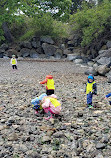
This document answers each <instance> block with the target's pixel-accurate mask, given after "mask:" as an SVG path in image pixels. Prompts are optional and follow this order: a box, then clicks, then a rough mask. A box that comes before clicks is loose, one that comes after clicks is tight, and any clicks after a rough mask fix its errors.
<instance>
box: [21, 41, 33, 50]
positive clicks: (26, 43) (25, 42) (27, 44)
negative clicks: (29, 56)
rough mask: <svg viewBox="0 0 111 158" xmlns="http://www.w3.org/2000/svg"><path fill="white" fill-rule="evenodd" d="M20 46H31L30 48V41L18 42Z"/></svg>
mask: <svg viewBox="0 0 111 158" xmlns="http://www.w3.org/2000/svg"><path fill="white" fill-rule="evenodd" d="M20 47H21V48H29V49H31V48H32V46H31V42H29V41H24V42H21V43H20Z"/></svg>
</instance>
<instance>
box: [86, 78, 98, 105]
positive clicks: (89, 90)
mask: <svg viewBox="0 0 111 158" xmlns="http://www.w3.org/2000/svg"><path fill="white" fill-rule="evenodd" d="M86 94H87V107H89V108H91V107H93V105H92V98H93V95H94V94H95V95H96V94H97V86H96V82H95V81H94V77H93V75H89V76H88V81H87V84H86Z"/></svg>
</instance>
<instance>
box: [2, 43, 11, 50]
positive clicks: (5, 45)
mask: <svg viewBox="0 0 111 158" xmlns="http://www.w3.org/2000/svg"><path fill="white" fill-rule="evenodd" d="M8 48H9V47H8V44H5V43H3V44H2V45H1V46H0V49H4V50H5V51H6V50H8Z"/></svg>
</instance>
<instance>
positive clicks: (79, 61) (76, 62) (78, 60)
mask: <svg viewBox="0 0 111 158" xmlns="http://www.w3.org/2000/svg"><path fill="white" fill-rule="evenodd" d="M74 63H75V64H82V63H83V59H75V61H74Z"/></svg>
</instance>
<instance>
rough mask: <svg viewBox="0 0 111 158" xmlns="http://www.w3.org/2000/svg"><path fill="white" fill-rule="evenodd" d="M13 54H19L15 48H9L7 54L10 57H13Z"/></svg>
mask: <svg viewBox="0 0 111 158" xmlns="http://www.w3.org/2000/svg"><path fill="white" fill-rule="evenodd" d="M13 54H14V55H16V56H18V52H17V51H16V50H15V49H8V50H7V51H6V52H5V56H7V57H10V58H11V57H12V55H13Z"/></svg>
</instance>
